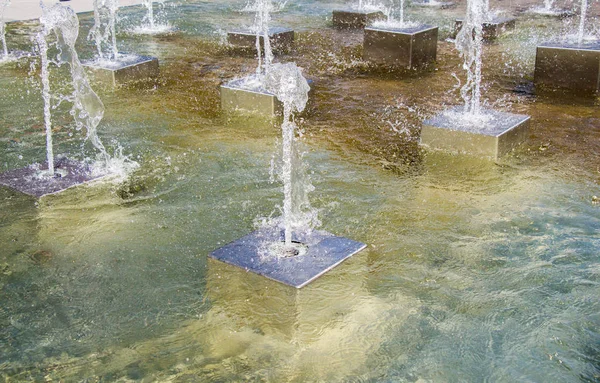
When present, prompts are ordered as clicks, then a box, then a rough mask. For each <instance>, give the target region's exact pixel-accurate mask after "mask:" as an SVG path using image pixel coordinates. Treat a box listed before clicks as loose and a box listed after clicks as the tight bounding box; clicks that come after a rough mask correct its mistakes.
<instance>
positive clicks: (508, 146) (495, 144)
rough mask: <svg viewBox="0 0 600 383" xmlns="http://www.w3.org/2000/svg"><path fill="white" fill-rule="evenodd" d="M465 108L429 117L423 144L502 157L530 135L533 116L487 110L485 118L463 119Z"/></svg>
mask: <svg viewBox="0 0 600 383" xmlns="http://www.w3.org/2000/svg"><path fill="white" fill-rule="evenodd" d="M461 109H462V108H455V109H452V110H450V111H447V112H443V113H440V114H438V115H437V116H435V117H433V118H431V119H428V120H425V121H424V122H423V128H422V130H421V144H422V145H425V146H428V147H430V148H433V149H440V150H445V151H449V152H452V153H465V154H471V155H476V156H482V157H488V158H491V159H494V160H496V159H498V158H500V157H501V156H503V155H505V154H507V153H508V152H510V151H512V150H513V149H514V148H516V147H517V146H519V145H520V144H521V143H523V142H524V141H525V140H526V139H527V131H528V125H529V119H530V117H529V116H526V115H522V114H513V113H505V112H497V111H493V110H485V111H484V113H485V115H486V116H489V117H488V118H487V119H485V120H480V122H476V123H463V122H462V120H461V118H460V115H461Z"/></svg>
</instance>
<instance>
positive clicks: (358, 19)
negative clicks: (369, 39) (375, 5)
mask: <svg viewBox="0 0 600 383" xmlns="http://www.w3.org/2000/svg"><path fill="white" fill-rule="evenodd" d="M385 19H386V16H385V15H384V14H383V12H381V11H374V12H373V11H357V10H336V11H333V17H332V22H333V26H334V27H335V28H351V29H362V28H364V27H366V26H367V25H369V24H371V23H373V22H374V21H379V20H385Z"/></svg>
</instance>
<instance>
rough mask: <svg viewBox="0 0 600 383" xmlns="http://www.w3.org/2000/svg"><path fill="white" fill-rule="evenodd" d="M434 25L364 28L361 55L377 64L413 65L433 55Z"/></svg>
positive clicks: (414, 67) (414, 66)
mask: <svg viewBox="0 0 600 383" xmlns="http://www.w3.org/2000/svg"><path fill="white" fill-rule="evenodd" d="M437 38H438V27H433V26H430V25H421V26H417V27H414V28H398V29H392V28H379V27H377V28H375V27H367V28H365V37H364V42H363V58H364V60H365V61H370V62H373V63H376V64H380V65H386V66H393V67H403V68H407V69H416V68H420V67H423V66H426V65H427V64H430V63H432V62H435V60H436V57H437Z"/></svg>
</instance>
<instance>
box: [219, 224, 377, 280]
mask: <svg viewBox="0 0 600 383" xmlns="http://www.w3.org/2000/svg"><path fill="white" fill-rule="evenodd" d="M301 239H302V240H301V241H298V242H300V243H301V244H303V245H304V251H305V252H304V253H300V254H299V255H291V256H288V257H276V256H270V255H269V246H270V245H273V244H278V243H283V241H284V236H283V232H282V231H281V230H279V229H261V230H258V231H255V232H253V233H251V234H248V235H246V236H245V237H242V238H240V239H238V240H237V241H234V242H231V243H230V244H228V245H225V246H223V247H221V248H220V249H217V250H215V251H213V252H212V253H210V254H209V257H211V258H214V259H216V260H219V261H222V262H225V263H228V264H230V265H234V266H237V267H241V268H242V269H245V270H246V271H251V272H253V273H256V274H259V275H262V276H264V277H267V278H269V279H272V280H274V281H277V282H280V283H283V284H285V285H288V286H292V287H296V288H298V289H299V288H302V287H304V286H306V285H307V284H309V283H310V282H312V281H313V280H315V279H317V278H318V277H320V276H321V275H323V274H325V273H326V272H328V271H329V270H331V269H333V268H334V267H336V266H337V265H339V264H340V263H342V262H343V261H344V260H346V259H348V258H350V257H351V256H353V255H354V254H356V253H358V252H359V251H361V250H363V249H364V248H365V247H367V245H365V244H364V243H361V242H357V241H353V240H351V239H347V238H343V237H336V236H334V235H333V234H330V233H327V232H325V231H313V232H312V233H311V234H309V235H307V236H305V238H301ZM295 240H296V238H295Z"/></svg>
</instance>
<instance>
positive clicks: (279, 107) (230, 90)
mask: <svg viewBox="0 0 600 383" xmlns="http://www.w3.org/2000/svg"><path fill="white" fill-rule="evenodd" d="M247 80H248V78H242V79H238V80H233V81H230V82H228V83H226V84H224V85H221V109H222V110H223V112H225V113H231V112H235V113H240V112H241V113H251V114H257V115H260V116H264V117H268V118H273V117H276V116H281V115H283V104H282V103H281V102H280V101H279V100H278V99H277V97H276V96H275V95H274V94H272V93H269V92H267V91H266V90H264V89H262V88H260V87H252V88H249V87H247V86H246V84H247V83H248V81H247Z"/></svg>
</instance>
